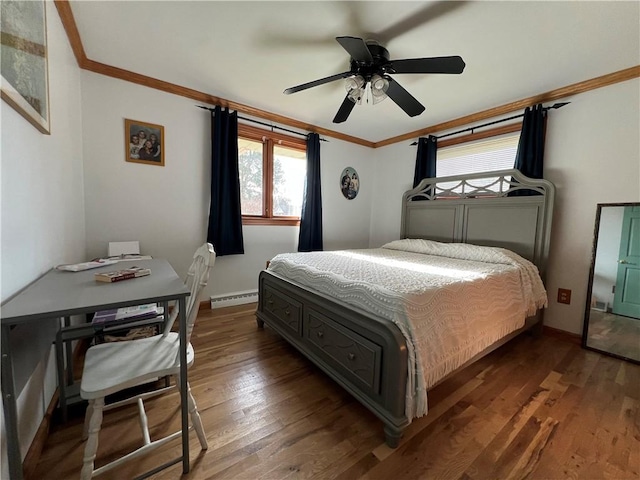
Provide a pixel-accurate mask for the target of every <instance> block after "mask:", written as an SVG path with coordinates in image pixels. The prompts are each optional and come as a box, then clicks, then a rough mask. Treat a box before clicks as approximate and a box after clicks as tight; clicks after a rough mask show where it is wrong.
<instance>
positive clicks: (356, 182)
mask: <svg viewBox="0 0 640 480" xmlns="http://www.w3.org/2000/svg"><path fill="white" fill-rule="evenodd" d="M359 190H360V178H359V177H358V172H356V169H355V168H353V167H347V168H345V169H344V170H342V173H341V174H340V191H341V192H342V195H344V198H346V199H347V200H353V199H354V198H356V195H358V191H359Z"/></svg>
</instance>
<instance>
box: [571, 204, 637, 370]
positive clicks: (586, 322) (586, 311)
mask: <svg viewBox="0 0 640 480" xmlns="http://www.w3.org/2000/svg"><path fill="white" fill-rule="evenodd" d="M634 205H639V203H638V202H625V203H598V204H597V210H596V221H595V226H594V231H593V248H592V251H591V266H590V267H589V283H588V285H587V301H586V303H585V306H584V324H583V327H582V348H585V349H587V350H591V351H594V352H598V353H602V354H603V355H608V356H610V357H615V358H619V359H621V360H626V361H628V362H631V363H635V364H640V360H636V359H635V358H629V357H625V356H624V355H619V354H617V353H613V352H608V351H606V350H600V349H599V348H595V347H591V346H589V345H587V337H588V335H589V317H590V314H591V297H592V291H593V276H594V273H595V266H596V253H597V250H598V235H599V233H600V217H601V216H602V208H603V207H631V206H634Z"/></svg>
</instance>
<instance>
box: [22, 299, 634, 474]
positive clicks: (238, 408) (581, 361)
mask: <svg viewBox="0 0 640 480" xmlns="http://www.w3.org/2000/svg"><path fill="white" fill-rule="evenodd" d="M254 311H255V304H253V305H248V306H238V307H230V308H228V309H223V310H214V311H208V310H205V311H202V312H201V314H200V317H199V319H198V322H197V323H196V327H195V331H194V335H193V338H192V343H193V345H194V348H195V351H196V361H195V364H194V366H193V367H192V368H191V369H190V372H189V380H190V383H191V387H192V391H193V394H194V396H195V398H196V401H197V403H198V407H199V409H200V413H201V415H202V419H203V422H204V426H205V431H206V433H207V438H208V441H209V449H208V450H207V451H201V450H200V448H199V443H198V441H197V439H196V437H195V434H194V433H192V435H191V443H190V445H191V472H190V473H189V474H188V475H186V476H184V477H181V466H180V465H175V466H173V467H170V468H168V469H166V470H164V471H162V472H160V473H158V474H156V475H154V476H153V477H152V478H155V479H177V478H188V479H194V480H195V479H198V480H200V479H240V480H243V479H265V480H271V479H344V480H351V479H358V478H361V479H372V480H378V479H393V480H403V479H417V478H428V479H432V478H433V479H436V478H443V479H464V480H481V479H524V478H527V479H600V478H611V479H638V478H639V477H640V408H639V403H640V366H638V365H634V364H631V363H627V362H624V361H621V360H617V359H614V358H611V357H607V356H603V355H600V354H598V353H596V352H592V351H587V350H584V349H581V348H580V347H579V346H577V345H575V344H573V343H569V342H566V341H564V340H562V339H559V338H556V337H553V336H543V337H542V338H540V339H534V338H532V337H530V336H527V335H522V336H520V337H518V338H516V339H514V340H513V341H511V342H509V343H508V344H507V345H505V346H503V347H501V348H500V349H498V350H496V351H495V352H493V353H492V354H490V355H489V356H487V357H485V358H484V359H482V360H480V361H479V362H477V363H475V364H473V365H471V366H469V367H468V368H466V369H465V370H463V371H461V372H460V373H459V374H457V375H455V376H454V377H452V378H450V379H449V380H447V381H446V382H444V383H442V384H440V385H439V386H437V387H436V388H435V389H433V390H432V391H430V392H429V414H428V415H427V416H426V417H423V418H421V419H417V420H415V421H414V422H413V423H412V424H411V425H410V426H409V428H408V429H407V431H406V432H405V436H404V438H403V439H402V441H401V443H400V446H399V447H398V448H397V449H395V450H394V449H390V448H388V447H387V446H386V445H385V444H384V435H383V432H382V423H381V422H380V421H379V420H378V419H377V418H376V417H375V416H374V415H373V414H371V413H370V412H369V411H368V410H367V409H365V408H364V407H362V406H361V405H360V404H358V403H357V402H356V401H355V400H353V399H352V398H351V397H350V395H348V394H347V393H346V392H344V391H343V390H342V389H341V388H340V387H338V386H337V385H336V384H335V383H334V382H332V381H331V380H330V379H329V378H328V377H326V376H325V375H324V374H323V373H322V372H320V371H319V370H318V369H317V368H316V367H315V366H313V365H312V364H311V363H310V362H308V361H307V360H306V359H304V358H303V357H302V356H301V355H300V354H298V353H297V351H296V350H294V349H293V348H292V347H290V346H289V345H288V344H286V343H285V342H284V341H283V340H281V339H280V337H279V336H278V335H277V334H275V333H274V332H273V331H271V330H269V329H268V328H266V329H264V330H261V329H258V328H257V326H256V322H255V317H254ZM145 405H146V407H147V411H148V416H149V424H150V425H155V427H152V428H151V436H152V439H153V438H154V435H163V434H166V433H169V432H171V431H174V430H177V429H178V428H179V414H178V412H179V395H178V393H177V391H176V392H175V393H171V394H169V395H165V396H164V397H162V398H158V399H155V400H150V401H147V402H145ZM82 413H83V412H82V410H81V409H78V410H77V411H75V415H74V416H73V418H72V419H71V420H70V421H69V422H67V423H66V424H64V425H58V426H54V428H53V431H52V432H51V434H50V435H49V438H48V440H47V443H46V445H45V448H44V451H43V453H42V456H41V458H40V461H39V463H38V465H37V467H36V469H35V475H34V478H37V479H67V478H74V479H76V478H79V473H80V467H81V464H82V452H83V448H84V444H83V442H82V441H81V439H80V437H81V431H82ZM139 442H141V434H140V429H139V426H138V421H137V409H136V407H135V406H133V407H127V408H124V409H120V410H116V411H112V412H107V413H106V414H105V421H104V423H103V430H102V432H101V438H100V444H99V447H98V457H97V459H96V465H97V466H100V465H102V464H103V463H105V462H106V461H108V460H111V459H113V458H114V457H117V456H120V455H121V454H123V453H125V452H126V451H127V450H131V449H133V448H135V447H137V446H138V445H139ZM179 453H180V442H179V441H175V442H174V443H172V444H170V445H168V446H166V447H163V448H162V449H160V450H157V451H156V452H155V453H154V454H152V455H150V456H147V457H145V458H143V459H141V460H139V461H137V462H135V463H133V464H131V465H128V466H123V467H121V468H118V469H117V470H114V471H113V472H110V473H107V474H105V475H103V476H101V477H99V478H104V479H118V480H120V479H129V478H135V477H136V476H138V475H140V474H141V473H143V472H145V471H147V470H150V469H151V468H153V467H154V466H157V465H160V464H162V463H164V462H166V461H168V460H169V459H171V458H174V457H177V456H178V455H179Z"/></svg>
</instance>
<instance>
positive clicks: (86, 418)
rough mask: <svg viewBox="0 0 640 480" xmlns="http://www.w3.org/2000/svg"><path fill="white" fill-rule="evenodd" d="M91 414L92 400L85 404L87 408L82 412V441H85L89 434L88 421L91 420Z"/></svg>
mask: <svg viewBox="0 0 640 480" xmlns="http://www.w3.org/2000/svg"><path fill="white" fill-rule="evenodd" d="M92 416H93V402H92V401H90V402H89V404H88V405H87V410H86V411H85V413H84V427H82V441H85V440H86V439H87V436H88V435H89V421H90V420H91V417H92Z"/></svg>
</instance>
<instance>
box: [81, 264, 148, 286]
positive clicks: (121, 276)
mask: <svg viewBox="0 0 640 480" xmlns="http://www.w3.org/2000/svg"><path fill="white" fill-rule="evenodd" d="M147 275H151V270H150V269H148V268H142V267H130V268H125V269H123V270H113V271H111V272H100V273H96V274H95V275H94V277H95V279H96V280H97V281H98V282H109V283H111V282H119V281H121V280H128V279H130V278H138V277H146V276H147Z"/></svg>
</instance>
